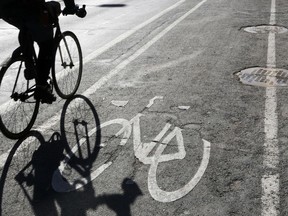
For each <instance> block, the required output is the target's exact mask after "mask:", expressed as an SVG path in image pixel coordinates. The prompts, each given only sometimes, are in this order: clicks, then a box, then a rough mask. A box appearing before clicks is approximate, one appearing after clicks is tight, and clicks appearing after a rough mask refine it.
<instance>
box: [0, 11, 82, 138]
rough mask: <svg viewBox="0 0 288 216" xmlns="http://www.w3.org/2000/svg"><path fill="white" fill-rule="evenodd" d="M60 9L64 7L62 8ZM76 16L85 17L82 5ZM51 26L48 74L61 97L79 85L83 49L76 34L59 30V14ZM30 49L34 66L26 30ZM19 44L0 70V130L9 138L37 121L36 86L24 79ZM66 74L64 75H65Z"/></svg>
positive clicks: (76, 88) (23, 60) (15, 136)
mask: <svg viewBox="0 0 288 216" xmlns="http://www.w3.org/2000/svg"><path fill="white" fill-rule="evenodd" d="M62 13H63V11H62ZM75 13H76V15H77V16H78V17H82V18H83V17H85V16H86V10H85V5H83V6H82V8H79V7H77V9H76V10H75ZM53 28H54V29H55V30H54V38H53V40H54V42H53V44H54V45H55V47H54V56H53V57H54V63H53V65H52V69H51V76H52V78H49V80H50V84H51V86H52V90H54V88H55V90H56V92H57V94H58V95H59V96H60V97H61V98H63V99H68V98H71V97H72V96H73V95H74V94H75V93H76V91H77V90H78V88H79V85H80V82H81V77H82V70H83V60H82V51H81V46H80V43H79V40H78V38H77V36H76V35H75V34H74V33H73V32H71V31H65V32H63V33H62V32H61V29H60V25H59V19H58V17H57V18H56V20H55V21H54V23H53ZM25 37H27V39H28V42H27V43H26V44H30V45H29V46H30V49H32V50H31V51H32V54H33V56H32V58H33V62H34V65H33V67H34V68H35V69H36V65H35V62H37V55H36V50H35V45H34V42H33V40H32V38H31V37H29V32H27V33H26V32H25ZM23 46H24V45H21V44H20V46H19V47H18V48H17V49H15V50H14V52H13V53H12V56H11V57H10V58H8V60H7V61H5V62H4V63H3V64H2V68H1V70H0V102H1V103H3V102H5V103H4V104H2V105H1V106H0V130H1V131H2V133H3V134H4V135H5V136H6V137H8V138H10V139H19V138H20V137H23V136H24V135H26V134H27V133H28V132H29V131H30V129H31V128H32V126H33V125H34V123H35V121H36V117H37V114H38V111H39V106H40V100H39V99H34V93H35V89H36V84H35V79H32V80H26V79H25V77H24V69H25V61H26V59H28V57H27V56H25V55H24V53H23V50H25V49H26V47H23ZM64 78H65V79H64Z"/></svg>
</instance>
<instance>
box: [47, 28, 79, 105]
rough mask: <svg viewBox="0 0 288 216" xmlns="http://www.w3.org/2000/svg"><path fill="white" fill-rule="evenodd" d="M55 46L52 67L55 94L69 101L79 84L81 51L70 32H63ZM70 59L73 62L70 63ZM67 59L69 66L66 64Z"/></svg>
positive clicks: (74, 36)
mask: <svg viewBox="0 0 288 216" xmlns="http://www.w3.org/2000/svg"><path fill="white" fill-rule="evenodd" d="M56 44H57V48H56V52H55V59H54V64H53V66H52V78H53V83H54V87H55V90H56V92H57V94H58V95H59V96H60V97H61V98H63V99H69V98H71V97H72V96H73V95H75V93H76V92H77V90H78V88H79V85H80V82H81V78H82V70H83V59H82V50H81V46H80V43H79V40H78V38H77V36H76V35H75V34H74V33H73V32H71V31H65V32H63V34H62V37H60V39H59V40H58V42H56ZM69 53H70V55H69ZM71 58H73V59H72V60H74V62H73V61H72V62H71ZM74 58H75V59H74ZM67 59H68V61H69V64H67V62H66V61H67Z"/></svg>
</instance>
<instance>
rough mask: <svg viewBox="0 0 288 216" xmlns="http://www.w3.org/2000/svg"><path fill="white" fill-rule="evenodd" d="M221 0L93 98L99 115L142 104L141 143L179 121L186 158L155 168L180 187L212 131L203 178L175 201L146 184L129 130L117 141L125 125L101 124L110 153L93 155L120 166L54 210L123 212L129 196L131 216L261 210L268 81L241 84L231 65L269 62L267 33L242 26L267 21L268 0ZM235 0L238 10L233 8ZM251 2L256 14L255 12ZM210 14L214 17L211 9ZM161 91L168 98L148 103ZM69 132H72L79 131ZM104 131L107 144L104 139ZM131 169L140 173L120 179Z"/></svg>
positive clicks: (163, 180) (128, 114) (137, 109)
mask: <svg viewBox="0 0 288 216" xmlns="http://www.w3.org/2000/svg"><path fill="white" fill-rule="evenodd" d="M217 3H218V4H217V7H216V6H215V4H216V3H215V2H213V3H211V2H208V3H207V4H205V5H203V7H204V8H203V9H202V10H201V9H200V10H199V11H198V13H196V15H195V14H193V15H190V16H188V17H187V18H186V19H185V20H184V21H182V22H181V23H180V24H179V25H178V26H176V27H175V28H174V29H173V30H172V31H171V32H170V33H168V34H167V35H166V36H165V37H164V38H163V39H161V40H160V41H159V42H157V43H156V44H155V45H153V46H152V47H150V48H149V49H148V51H147V52H144V54H143V55H141V56H140V57H139V58H137V59H136V60H135V61H134V62H132V64H131V65H129V66H127V67H125V72H124V73H123V74H121V75H119V76H117V77H115V78H113V79H112V80H111V81H110V82H109V83H108V85H107V86H105V87H103V88H101V89H99V90H98V91H97V93H96V94H94V95H92V96H91V98H90V100H91V101H92V103H93V104H94V105H95V107H96V110H97V113H98V115H99V114H100V116H101V117H100V122H106V121H109V120H111V119H119V118H124V119H127V120H130V119H132V117H133V116H136V115H137V113H141V114H142V115H144V116H142V117H141V127H140V128H141V131H145V132H143V133H142V134H143V135H142V138H143V140H144V142H149V141H151V139H153V138H154V137H157V135H159V134H161V130H162V129H163V130H164V129H165V126H166V125H167V123H169V124H171V125H173V126H174V127H175V126H176V127H178V128H181V129H182V134H183V139H184V140H185V142H184V144H185V147H186V151H187V153H186V155H185V160H181V161H179V160H176V161H172V162H169V163H168V162H167V163H166V162H165V163H161V165H160V166H159V167H158V168H157V172H158V174H159V176H158V177H157V180H158V182H159V185H160V187H161V188H162V189H164V190H168V191H169V190H175V188H181V186H183V185H185V183H186V182H188V181H189V179H191V176H193V174H194V173H196V172H197V169H198V167H199V166H200V164H201V160H202V158H203V152H204V151H203V145H202V144H203V143H204V142H203V140H202V139H205V140H206V139H207V140H209V142H211V158H210V162H209V166H208V169H207V170H206V172H205V174H204V177H203V178H202V179H201V181H200V183H199V184H198V185H197V186H196V187H195V188H194V189H193V191H191V192H190V193H188V195H186V196H185V197H183V198H181V199H178V200H176V201H174V202H172V203H162V202H160V203H159V202H156V201H155V200H154V199H153V198H151V196H150V193H151V192H150V191H149V190H148V187H147V181H148V180H147V173H150V172H149V170H148V169H149V166H146V165H143V162H141V161H139V158H137V156H136V158H137V159H136V158H135V157H134V152H133V147H132V146H133V145H132V137H131V138H130V140H128V142H127V144H126V145H125V146H124V147H123V148H120V149H119V148H116V147H117V146H118V144H117V143H119V142H121V138H120V139H119V138H117V137H113V134H115V133H116V132H117V131H119V127H118V128H115V130H114V131H111V129H109V130H108V131H105V130H104V129H103V130H101V133H103V134H101V137H103V139H104V140H103V141H104V142H101V143H102V144H103V154H102V153H101V150H100V153H99V154H98V156H99V157H97V159H99V160H100V159H101V157H103V159H102V161H97V159H96V161H97V162H95V163H98V162H99V163H100V164H101V163H102V162H103V161H109V160H114V164H115V165H116V166H115V165H114V167H112V166H111V168H109V169H107V172H105V174H104V173H103V176H101V177H99V178H97V179H95V181H93V182H92V183H91V184H88V185H87V187H84V188H83V189H82V190H79V191H78V192H75V193H69V194H65V195H60V196H57V199H55V200H57V203H58V204H56V205H55V206H56V207H55V209H57V210H59V209H61V211H62V212H64V215H66V214H67V215H68V214H70V215H73V213H76V212H77V213H78V215H79V214H80V213H81V211H83V212H84V211H85V212H86V214H87V215H93V214H100V215H113V213H111V212H113V211H114V212H115V211H116V210H115V209H117V208H118V209H117V211H118V213H119V212H121V211H122V212H124V211H126V210H125V208H127V204H129V206H130V207H131V209H132V215H197V214H198V215H212V214H213V215H215V214H216V215H233V214H234V215H259V214H261V169H262V155H261V151H262V146H261V144H262V143H263V139H264V137H263V113H264V112H263V111H264V105H263V101H264V100H263V97H264V90H263V89H261V88H255V87H250V86H243V85H241V84H239V83H238V81H237V80H236V79H235V78H234V77H233V72H236V71H237V70H239V69H242V68H245V67H250V66H251V65H254V64H255V65H258V64H259V65H265V60H266V59H265V58H266V57H265V51H266V49H267V48H265V46H267V41H266V39H265V37H266V36H265V35H257V36H255V35H254V36H251V35H249V34H246V33H244V32H242V31H240V30H239V29H240V28H241V27H242V26H245V25H248V23H251V22H252V21H254V22H256V21H257V22H259V21H262V22H263V23H266V22H268V21H267V20H268V19H267V17H266V16H264V15H263V16H259V15H262V14H261V13H260V12H259V8H263V7H264V8H266V7H267V10H268V9H269V7H270V5H269V4H268V3H267V4H266V3H265V5H262V4H261V5H260V3H259V5H258V4H252V3H251V5H249V4H248V5H245V6H243V5H241V4H240V3H238V2H232V3H231V2H230V3H229V4H228V3H227V2H226V1H218V2H217ZM187 5H189V4H188V3H187ZM187 5H185V6H187ZM253 7H255V8H254V10H253V9H251V8H253ZM231 8H233V9H235V10H237V11H238V12H236V13H234V10H231ZM251 10H252V11H257V13H258V12H259V14H257V13H256V12H255V13H249V11H251ZM247 11H248V12H247ZM260 11H261V10H260ZM206 14H209V15H210V16H211V17H213V18H210V17H206V16H205V15H206ZM247 14H248V15H247ZM251 20H252V21H251ZM216 21H218V22H216ZM200 24H202V25H200ZM183 32H185V33H184V34H183ZM191 35H192V36H191ZM255 37H256V39H255ZM216 42H217V43H216ZM123 46H125V45H123ZM167 50H168V51H167ZM254 50H260V51H259V53H262V55H259V53H257V54H254V52H253V51H254ZM250 53H251V54H250ZM107 55H108V54H107ZM109 55H113V52H112V53H109ZM91 68H93V65H92V66H91ZM99 95H101V97H100V96H99ZM154 96H161V97H158V99H157V100H155V101H154V103H153V104H152V105H151V106H150V107H149V106H148V107H147V105H148V104H150V103H149V101H150V99H152V98H154ZM113 100H114V101H113ZM100 101H101V104H100V103H99V102H100ZM112 101H113V102H112ZM127 101H128V103H127V104H126V102H127ZM115 102H116V103H115ZM117 102H118V103H117ZM120 102H121V103H120ZM152 102H153V100H152V101H151V103H152ZM113 104H116V106H115V105H113ZM117 104H118V105H117ZM119 104H122V105H119ZM123 104H126V105H123ZM122 106H123V107H122ZM145 107H146V108H145ZM72 109H73V108H72ZM74 109H76V114H75V115H76V116H77V115H78V116H80V117H79V120H81V118H82V119H83V118H84V119H86V118H87V119H91V116H92V115H93V114H90V115H87V114H86V113H87V108H85V107H84V108H83V109H82V108H81V106H78V107H77V106H76V107H75V108H74ZM88 110H89V109H88ZM259 110H260V112H259ZM88 112H89V111H88ZM77 113H78V114H77ZM67 116H70V117H71V118H72V119H73V117H74V115H71V114H69V115H67ZM87 116H88V117H87ZM94 116H95V115H94ZM74 118H75V117H74ZM71 122H72V121H68V123H71ZM92 122H93V121H92ZM80 126H81V125H80ZM68 127H69V126H68ZM73 127H74V125H71V124H70V129H71V130H69V129H65V131H66V130H67V131H68V132H70V133H73V130H74V128H73ZM167 127H168V126H167ZM92 128H93V127H92ZM84 129H85V128H84ZM84 129H83V128H82V130H83V135H82V136H83V137H84V135H85V133H86V132H85V130H84ZM67 131H66V132H67ZM106 133H108V134H106ZM71 137H72V139H75V135H73V136H71ZM105 139H107V140H108V141H106V143H107V146H109V148H106V147H104V146H105ZM155 139H156V138H155ZM180 139H181V138H180ZM146 140H147V141H146ZM187 140H189V141H187ZM156 141H157V139H156ZM156 141H155V142H156ZM94 142H96V141H94ZM113 142H115V143H113ZM158 142H159V141H158ZM179 142H180V141H179V140H177V139H176V140H174V141H173V142H172V143H168V144H167V145H168V147H171V148H169V149H168V147H167V148H166V152H165V153H166V154H167V155H169V154H173V153H175V152H177V151H179V149H177V148H176V149H175V147H177V146H178V143H179ZM70 143H73V142H72V141H71V142H70ZM163 143H164V144H166V143H165V142H164V141H163ZM180 143H181V142H180ZM169 144H171V146H170V145H169ZM110 146H111V147H110ZM167 151H168V152H167ZM152 155H153V153H152ZM154 155H161V151H160V150H159V151H158V153H157V150H156V151H155V152H154ZM105 157H106V158H105ZM93 167H94V165H93ZM89 168H90V169H91V167H89V166H88V169H89ZM92 170H93V168H92ZM78 172H79V171H78ZM80 173H81V172H80ZM148 175H149V174H148ZM126 177H129V178H131V179H133V181H123V179H125V178H126ZM122 182H123V183H125V184H124V186H123V184H122ZM133 182H134V183H133ZM135 183H136V184H137V185H138V187H140V190H141V193H140V192H139V191H138V193H134V194H129V192H127V187H128V186H129V185H130V186H131V187H135ZM121 184H122V188H121ZM115 185H116V187H115ZM125 185H126V186H127V185H128V186H127V187H125ZM125 188H126V189H125ZM128 188H129V187H128ZM135 188H136V187H135ZM138 189H139V188H138ZM122 190H123V191H122ZM125 190H126V192H127V194H126V195H125ZM128 191H129V190H128ZM122 193H123V194H122ZM129 196H135V197H134V198H136V197H137V200H136V202H134V203H133V201H134V200H133V199H132V198H131V199H128V198H127V199H126V198H124V197H129ZM97 197H98V198H97ZM121 198H122V199H121ZM113 199H114V200H115V201H113ZM52 200H53V198H52ZM111 200H112V201H111ZM119 200H122V201H123V200H124V201H125V202H124V203H122V205H123V206H122V208H121V207H119V206H116V207H115V206H113V204H114V205H115V202H117V201H119ZM155 202H156V203H155ZM132 203H133V204H132ZM50 204H51V203H50ZM255 205H256V206H258V208H255ZM47 206H49V205H47ZM50 206H51V205H50ZM143 206H145V209H143ZM41 208H43V206H42V207H41ZM41 208H39V209H38V211H40V210H41ZM88 209H90V210H88ZM86 210H87V211H86ZM83 214H84V213H83ZM76 215H77V214H76ZM80 215H81V214H80Z"/></svg>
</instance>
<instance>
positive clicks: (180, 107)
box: [178, 106, 190, 110]
mask: <svg viewBox="0 0 288 216" xmlns="http://www.w3.org/2000/svg"><path fill="white" fill-rule="evenodd" d="M178 108H179V109H180V110H188V109H190V106H178Z"/></svg>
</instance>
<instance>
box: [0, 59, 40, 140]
mask: <svg viewBox="0 0 288 216" xmlns="http://www.w3.org/2000/svg"><path fill="white" fill-rule="evenodd" d="M24 69H25V66H24V58H23V57H17V58H11V59H10V60H9V61H8V62H7V64H6V65H5V66H3V67H2V68H1V70H0V130H1V131H2V133H3V134H4V135H5V136H6V137H8V138H10V139H19V138H20V137H22V136H24V135H26V134H27V133H28V132H29V131H30V129H31V128H32V126H33V124H34V122H35V120H36V117H37V114H38V110H39V100H35V99H34V91H33V86H35V81H27V80H26V79H25V78H24Z"/></svg>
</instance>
